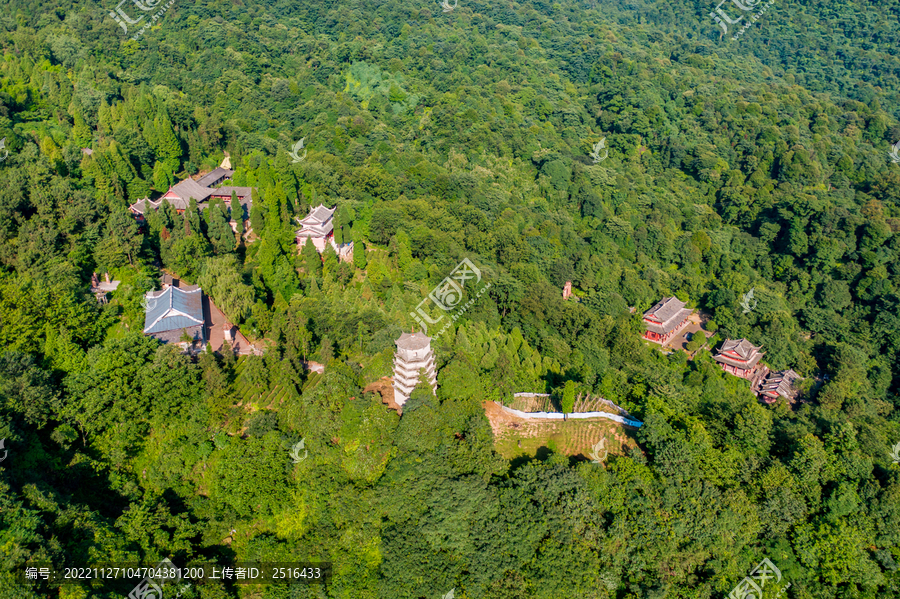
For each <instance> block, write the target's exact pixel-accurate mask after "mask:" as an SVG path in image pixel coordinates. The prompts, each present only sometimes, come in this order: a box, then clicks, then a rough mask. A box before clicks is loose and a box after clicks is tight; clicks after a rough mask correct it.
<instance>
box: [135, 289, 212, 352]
mask: <svg viewBox="0 0 900 599" xmlns="http://www.w3.org/2000/svg"><path fill="white" fill-rule="evenodd" d="M203 323H204V320H203V291H201V290H200V289H199V288H197V289H194V290H191V291H185V290H184V289H179V288H178V287H175V286H172V285H170V286H168V287H166V288H165V289H163V290H162V291H157V292H154V291H150V292H149V293H147V295H146V296H145V312H144V334H145V335H147V336H149V337H154V338H155V339H159V340H160V341H162V342H163V343H182V337H184V334H185V333H187V334H188V335H189V336H190V337H191V338H192V339H193V341H200V342H203V341H204V338H203Z"/></svg>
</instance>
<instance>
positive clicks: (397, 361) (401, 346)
mask: <svg viewBox="0 0 900 599" xmlns="http://www.w3.org/2000/svg"><path fill="white" fill-rule="evenodd" d="M394 343H396V344H397V352H396V353H395V354H394V401H395V402H396V403H397V405H398V406H400V407H403V404H405V403H406V400H407V399H409V394H410V393H412V390H413V389H415V388H416V383H418V382H419V370H421V369H424V370H425V376H426V378H427V379H428V384H429V385H431V392H432V393H434V394H437V375H436V374H435V370H434V352H433V351H432V350H431V337H428V336H426V335H425V334H424V333H403V334H402V335H400V338H399V339H397V340H396V341H395V342H394Z"/></svg>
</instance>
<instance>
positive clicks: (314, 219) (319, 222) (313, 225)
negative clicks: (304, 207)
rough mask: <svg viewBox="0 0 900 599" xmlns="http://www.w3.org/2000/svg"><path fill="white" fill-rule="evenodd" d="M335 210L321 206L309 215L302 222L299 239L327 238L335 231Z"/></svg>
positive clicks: (298, 232) (298, 233)
mask: <svg viewBox="0 0 900 599" xmlns="http://www.w3.org/2000/svg"><path fill="white" fill-rule="evenodd" d="M334 211H335V208H326V207H325V206H323V205H322V204H319V205H318V206H316V207H315V208H313V209H312V210H310V212H309V215H308V216H307V217H306V218H304V219H303V220H300V221H299V222H300V225H301V227H302V228H301V229H299V230H298V231H297V237H325V236H326V235H328V234H329V233H331V232H332V231H333V230H334V219H333V218H332V217H333V216H334Z"/></svg>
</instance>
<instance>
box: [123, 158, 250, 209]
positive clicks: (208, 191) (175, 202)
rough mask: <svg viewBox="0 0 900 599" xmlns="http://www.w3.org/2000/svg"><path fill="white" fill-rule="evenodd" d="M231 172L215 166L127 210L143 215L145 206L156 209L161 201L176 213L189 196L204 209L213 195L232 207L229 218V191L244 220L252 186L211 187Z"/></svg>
mask: <svg viewBox="0 0 900 599" xmlns="http://www.w3.org/2000/svg"><path fill="white" fill-rule="evenodd" d="M232 175H234V171H233V170H231V169H226V168H222V167H221V166H220V167H216V168H215V169H214V170H213V171H211V172H209V173H207V174H206V175H203V176H202V177H200V178H199V179H197V180H196V181H195V180H193V179H190V178H188V179H185V180H184V181H181V182H179V183H177V184H176V185H173V186H172V187H170V188H169V190H168V191H166V193H164V194H163V195H162V197H161V198H159V199H158V200H156V201H155V202H154V201H152V200H150V199H149V198H145V199H143V200H138V201H137V202H135V203H134V204H132V205H131V206H129V209H130V210H131V212H132V213H133V214H135V215H136V216H143V215H145V214H146V213H147V210H148V209H153V210H158V209H159V207H160V206H161V205H162V203H163V202H169V203H170V204H172V207H174V208H175V210H177V211H178V212H184V211H185V210H187V208H188V206H190V203H191V199H194V200H196V201H197V207H198V208H200V209H201V210H202V209H203V208H206V207H207V205H208V204H209V200H211V199H213V198H217V199H220V200H222V201H223V202H225V204H226V205H229V207H231V208H232V218H234V217H235V213H234V207H233V206H230V204H231V194H232V192H234V195H235V196H236V197H237V199H238V202H239V203H240V206H241V211H242V213H243V218H244V220H246V219H248V218H249V217H250V207H251V205H252V204H253V188H252V187H234V186H225V187H214V186H215V185H219V184H220V183H222V182H223V181H225V180H227V179H230V178H231V176H232Z"/></svg>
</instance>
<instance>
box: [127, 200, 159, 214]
mask: <svg viewBox="0 0 900 599" xmlns="http://www.w3.org/2000/svg"><path fill="white" fill-rule="evenodd" d="M161 203H162V202H154V201H153V200H151V199H150V198H144V199H143V200H138V201H137V202H135V203H134V204H132V205H131V206H129V207H128V208H129V209H130V210H131V211H132V212H135V213H137V214H147V208H148V207H149V208H153V209H154V210H156V209H157V208H159V205H160V204H161Z"/></svg>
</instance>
